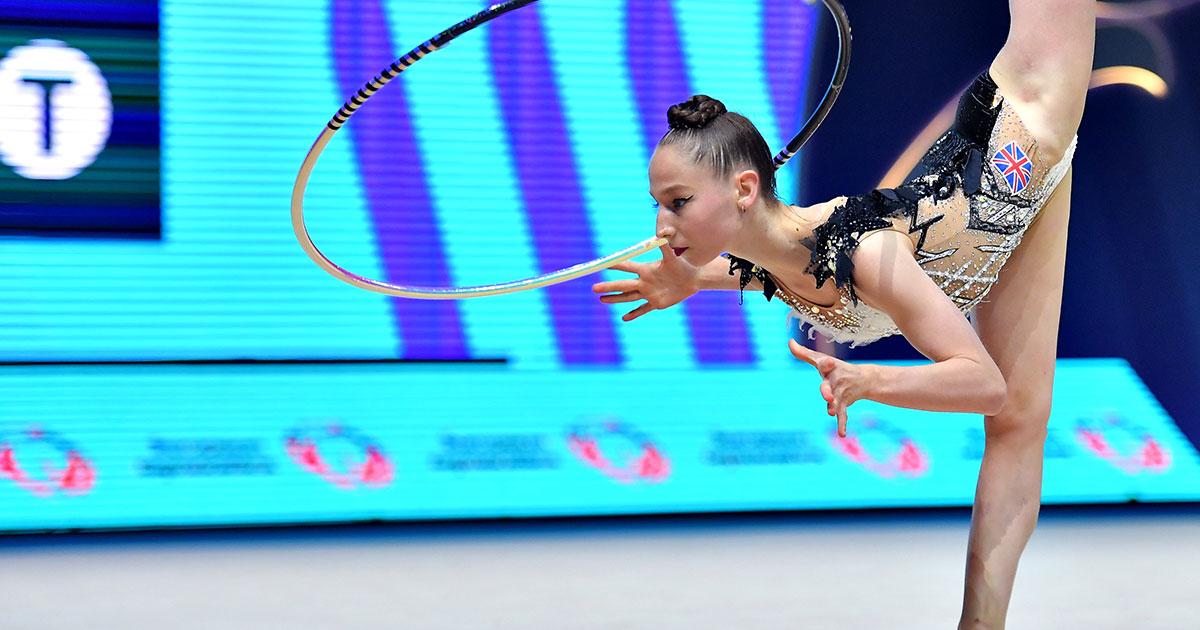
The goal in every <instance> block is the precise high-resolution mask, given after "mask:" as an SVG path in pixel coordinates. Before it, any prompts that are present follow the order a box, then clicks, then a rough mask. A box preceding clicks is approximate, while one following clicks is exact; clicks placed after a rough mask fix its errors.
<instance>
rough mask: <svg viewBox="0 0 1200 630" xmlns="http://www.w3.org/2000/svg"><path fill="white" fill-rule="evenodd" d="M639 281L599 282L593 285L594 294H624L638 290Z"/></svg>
mask: <svg viewBox="0 0 1200 630" xmlns="http://www.w3.org/2000/svg"><path fill="white" fill-rule="evenodd" d="M637 283H638V281H637V280H609V281H608V282H597V283H596V284H593V285H592V291H593V292H594V293H613V292H618V293H624V292H626V291H636V290H637Z"/></svg>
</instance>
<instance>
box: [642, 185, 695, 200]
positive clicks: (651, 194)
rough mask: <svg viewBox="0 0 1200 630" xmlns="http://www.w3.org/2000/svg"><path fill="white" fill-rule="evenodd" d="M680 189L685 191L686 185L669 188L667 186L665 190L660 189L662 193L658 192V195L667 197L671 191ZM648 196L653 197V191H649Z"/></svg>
mask: <svg viewBox="0 0 1200 630" xmlns="http://www.w3.org/2000/svg"><path fill="white" fill-rule="evenodd" d="M681 189H682V190H687V185H685V184H671V185H670V186H667V187H666V188H663V189H662V191H661V192H659V194H660V195H669V194H670V193H671V191H672V190H681ZM650 196H651V197H653V196H655V195H654V191H653V190H652V191H650Z"/></svg>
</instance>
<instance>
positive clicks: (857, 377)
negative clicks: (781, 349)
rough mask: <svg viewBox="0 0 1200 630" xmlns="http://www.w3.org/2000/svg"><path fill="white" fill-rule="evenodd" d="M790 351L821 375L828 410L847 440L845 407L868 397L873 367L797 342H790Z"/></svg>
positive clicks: (838, 431) (823, 396)
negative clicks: (847, 360)
mask: <svg viewBox="0 0 1200 630" xmlns="http://www.w3.org/2000/svg"><path fill="white" fill-rule="evenodd" d="M788 350H791V351H792V356H794V357H796V358H797V359H800V360H801V361H804V362H805V363H807V364H809V365H811V366H813V367H815V368H817V371H818V372H820V373H821V398H824V399H825V406H826V411H827V412H828V413H829V415H831V416H837V433H838V437H846V408H847V407H849V406H850V405H852V404H854V401H856V400H861V399H863V398H866V397H867V393H868V392H869V391H871V385H872V379H873V378H874V375H875V372H874V371H873V370H871V366H870V365H856V364H854V363H849V362H846V361H842V360H841V359H837V358H834V357H831V356H829V355H827V354H825V353H823V352H817V351H816V350H813V349H811V348H806V347H804V346H802V345H800V343H799V342H797V341H796V340H795V339H789V340H788Z"/></svg>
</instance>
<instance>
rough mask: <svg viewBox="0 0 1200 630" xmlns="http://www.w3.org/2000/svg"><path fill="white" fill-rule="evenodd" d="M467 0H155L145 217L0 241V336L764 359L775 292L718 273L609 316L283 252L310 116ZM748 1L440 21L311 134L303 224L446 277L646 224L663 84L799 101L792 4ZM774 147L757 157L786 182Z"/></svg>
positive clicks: (517, 267) (24, 341)
mask: <svg viewBox="0 0 1200 630" xmlns="http://www.w3.org/2000/svg"><path fill="white" fill-rule="evenodd" d="M482 6H483V5H482V4H481V3H476V2H439V3H409V2H399V1H393V2H380V1H376V0H368V1H349V0H329V1H309V2H273V1H258V2H236V3H233V2H230V3H209V2H198V1H196V2H191V1H186V0H172V1H167V2H162V3H161V25H160V28H161V34H162V37H161V50H162V60H161V69H162V79H161V81H162V111H163V114H162V138H163V157H162V172H163V191H162V208H163V209H162V215H163V225H162V238H161V241H159V242H146V243H133V244H129V243H119V242H104V241H99V240H96V241H79V240H72V241H64V242H57V241H46V240H35V239H20V238H17V239H9V240H7V241H6V242H5V247H4V248H3V250H2V251H0V274H2V276H0V285H2V286H3V287H4V288H3V289H0V291H3V296H2V297H3V299H0V323H2V324H3V332H0V335H3V336H4V338H3V339H0V341H3V342H4V343H0V359H5V360H91V359H130V360H137V359H144V358H157V359H180V358H218V359H225V358H332V357H356V358H363V357H370V358H380V357H385V358H386V357H399V358H421V359H427V358H435V359H470V358H487V359H495V358H501V359H506V360H508V361H511V362H512V363H514V364H518V365H522V366H527V367H546V366H550V367H553V366H564V365H568V366H569V365H582V366H596V365H600V366H624V367H636V366H664V365H666V366H673V367H679V366H683V367H691V366H699V365H709V364H722V365H728V364H735V365H767V364H771V363H775V364H777V365H778V364H781V363H783V362H786V361H790V360H791V359H790V358H789V357H788V356H787V352H786V348H785V347H784V346H783V345H781V344H780V343H779V340H780V339H781V338H782V335H784V334H785V331H786V328H785V319H786V318H785V311H784V310H783V309H782V308H780V307H776V306H775V305H771V307H769V308H756V309H743V308H742V307H741V306H739V304H738V300H737V296H736V295H735V294H732V293H727V294H721V295H711V296H710V295H702V296H699V299H696V300H690V301H689V302H688V303H687V305H686V306H685V307H684V308H681V309H677V310H676V311H675V312H667V313H663V314H662V316H661V317H655V318H652V319H648V320H646V321H645V322H644V323H642V322H639V325H638V326H627V325H621V322H620V320H619V316H620V312H619V311H616V310H614V309H612V308H611V307H609V306H606V305H603V304H601V303H599V302H598V301H596V300H595V297H594V296H593V295H592V294H591V292H590V290H589V286H588V285H589V283H588V282H587V281H580V282H574V283H570V284H567V285H563V286H558V287H555V288H552V289H549V290H546V291H538V292H532V293H528V294H524V295H519V296H513V297H505V298H499V299H492V300H477V301H470V302H459V303H425V302H412V301H402V300H390V299H387V298H384V297H380V296H375V295H371V294H366V293H363V292H361V291H357V290H354V289H352V288H349V287H346V286H343V285H341V284H340V283H338V282H336V281H334V280H333V279H331V278H329V277H326V276H325V275H324V274H323V273H322V272H320V271H319V270H318V269H317V268H316V267H315V266H313V265H312V264H311V263H310V262H309V261H308V260H307V259H305V258H304V256H303V254H302V252H301V251H300V250H299V248H298V246H297V245H296V244H295V242H294V238H293V237H292V235H291V229H290V226H289V225H288V215H287V202H288V199H289V195H290V188H291V184H292V181H293V179H294V177H295V172H296V170H297V168H298V164H299V161H300V159H301V158H302V157H303V155H304V152H305V151H307V149H308V146H309V145H310V144H311V142H312V140H313V139H314V138H315V137H316V135H317V133H318V132H319V131H320V129H321V126H322V125H323V124H324V122H325V121H327V120H328V119H329V117H330V116H332V115H333V113H334V112H335V111H336V110H337V108H338V107H339V106H340V105H341V103H342V102H343V100H344V98H345V97H346V96H347V95H348V94H351V93H352V92H353V91H354V90H356V89H357V88H358V87H361V85H362V84H363V83H364V82H365V81H366V80H367V79H369V78H370V77H371V76H373V75H374V74H375V73H377V72H378V71H379V70H380V69H381V68H382V67H383V66H384V65H386V64H388V63H390V62H391V61H392V60H393V59H394V58H395V57H397V56H399V55H400V54H402V53H403V52H405V51H407V50H408V49H409V48H410V47H411V46H413V45H415V44H416V43H419V42H420V41H424V39H426V38H428V37H429V36H431V35H432V34H434V33H436V32H438V31H440V30H441V29H443V28H445V27H447V26H449V25H450V24H453V23H454V22H456V21H457V20H460V19H462V18H463V17H465V16H466V15H469V14H471V13H473V12H475V11H477V10H479V9H480V8H481V7H482ZM750 7H751V8H750V10H747V9H746V8H745V7H740V6H739V7H738V8H737V9H736V10H734V9H731V8H729V7H728V6H726V5H724V4H722V3H715V2H705V1H689V2H669V1H664V0H628V1H626V2H608V1H604V2H601V1H598V0H586V1H571V2H546V3H538V4H537V5H534V6H531V7H529V8H527V9H524V10H521V11H518V12H516V13H514V14H512V15H511V16H509V17H507V18H505V19H501V20H498V21H496V22H495V23H493V24H491V25H489V26H487V27H485V28H482V29H479V30H478V31H476V32H473V33H471V34H469V35H467V36H464V37H463V38H461V39H460V40H458V41H455V42H454V43H453V44H452V45H451V46H450V47H448V48H447V49H445V50H443V51H439V52H438V53H437V54H435V55H433V56H431V57H429V58H427V59H425V60H423V61H422V62H421V63H420V64H418V65H417V66H415V67H414V68H413V69H412V70H411V71H410V72H408V73H406V74H405V75H404V76H403V77H402V79H403V80H401V81H398V82H396V83H394V84H393V85H391V86H389V87H388V88H387V89H385V90H384V91H383V92H381V93H380V94H379V95H378V96H377V97H376V98H375V99H373V100H372V102H370V103H369V104H368V106H367V107H365V108H364V109H363V110H362V111H360V113H359V114H358V115H356V116H355V118H354V119H353V120H352V121H351V123H350V124H349V125H348V126H347V127H346V128H345V129H344V130H343V131H342V132H340V133H339V134H338V136H337V137H336V138H335V139H334V142H333V144H332V145H331V146H330V148H329V149H328V150H327V151H326V153H325V155H324V157H323V158H322V161H321V162H320V163H319V164H318V166H317V170H316V172H315V174H314V177H313V182H312V184H311V186H310V189H309V194H308V199H307V214H308V216H309V217H310V221H311V228H312V232H313V235H314V238H315V239H316V240H317V242H318V244H319V245H320V246H321V247H322V248H323V249H326V250H327V251H328V253H330V255H331V256H332V257H333V258H334V259H335V260H337V261H339V263H340V264H343V265H344V266H347V267H348V268H350V269H352V270H354V271H356V272H358V273H362V274H364V275H368V276H374V277H381V278H387V279H390V280H392V281H396V282H407V283H410V284H435V285H438V284H457V285H470V284H481V283H488V282H493V281H497V280H503V279H511V278H517V277H528V276H531V275H536V274H538V273H542V272H545V271H548V270H551V269H557V268H561V267H563V266H567V265H569V264H573V263H575V262H580V261H583V260H590V259H592V258H595V257H597V256H599V255H602V254H606V253H609V252H611V251H615V250H617V249H620V248H623V247H625V246H627V245H630V244H632V243H634V242H637V241H640V240H642V239H644V238H646V237H648V236H651V235H652V234H653V229H654V210H653V209H652V208H651V205H650V204H651V199H650V196H649V194H648V191H647V181H646V172H645V169H646V164H647V162H648V159H649V152H650V150H651V148H652V147H653V145H654V143H655V142H656V141H657V139H658V138H659V137H660V136H661V134H662V133H663V132H664V131H665V128H666V122H665V111H666V107H667V106H668V105H669V104H671V103H674V102H677V101H679V100H682V99H683V98H686V97H687V96H688V95H690V94H692V93H697V92H703V93H708V94H712V95H714V96H717V97H720V98H722V99H724V100H725V101H726V103H727V104H728V105H729V107H730V108H731V109H734V110H738V111H741V112H743V113H745V114H746V115H748V116H749V117H750V118H751V119H753V120H754V121H755V122H756V123H757V124H758V126H759V127H760V129H761V130H762V132H763V133H764V135H765V136H766V137H767V138H768V140H769V142H770V143H771V144H772V146H773V147H781V146H782V145H783V143H784V141H785V138H788V137H790V136H791V135H792V134H794V133H795V132H796V131H797V130H798V128H799V126H800V124H801V123H802V121H803V117H805V116H807V112H806V111H804V109H805V107H804V101H805V94H804V90H805V86H806V85H807V76H808V71H809V65H810V63H809V60H810V57H811V48H812V45H813V44H812V42H813V36H814V33H815V30H814V29H815V28H816V25H817V22H818V18H819V17H821V16H819V15H818V14H817V13H816V10H817V8H819V7H813V6H808V5H806V4H804V3H795V2H790V1H784V0H770V1H767V2H762V3H757V4H752V5H750ZM767 41H773V42H785V44H783V45H776V46H772V47H770V48H769V49H768V47H767V46H766V42H767ZM800 167H801V165H800V163H799V159H797V160H796V161H794V163H793V164H790V165H789V167H788V168H787V169H786V170H785V171H783V172H782V173H781V181H780V189H781V191H783V192H784V195H785V197H787V198H790V199H794V198H795V197H796V191H797V180H798V177H797V173H798V172H799V169H800ZM616 276H617V274H613V277H616Z"/></svg>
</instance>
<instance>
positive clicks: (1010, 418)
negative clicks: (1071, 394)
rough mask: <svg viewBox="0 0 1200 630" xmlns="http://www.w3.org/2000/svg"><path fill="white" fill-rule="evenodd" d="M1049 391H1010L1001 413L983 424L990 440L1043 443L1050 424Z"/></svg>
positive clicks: (1016, 389) (1014, 389) (1011, 389)
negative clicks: (1007, 439) (1007, 438)
mask: <svg viewBox="0 0 1200 630" xmlns="http://www.w3.org/2000/svg"><path fill="white" fill-rule="evenodd" d="M1050 402H1051V396H1050V392H1049V391H1029V390H1022V389H1019V388H1012V387H1010V388H1009V389H1008V392H1007V393H1006V394H1005V398H1004V405H1003V407H1001V409H1000V412H999V413H997V414H996V415H993V416H988V417H987V418H985V420H984V429H985V432H986V433H987V435H988V437H1010V438H1018V437H1019V438H1024V439H1035V440H1040V441H1044V440H1045V439H1046V425H1047V424H1048V423H1049V421H1050Z"/></svg>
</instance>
